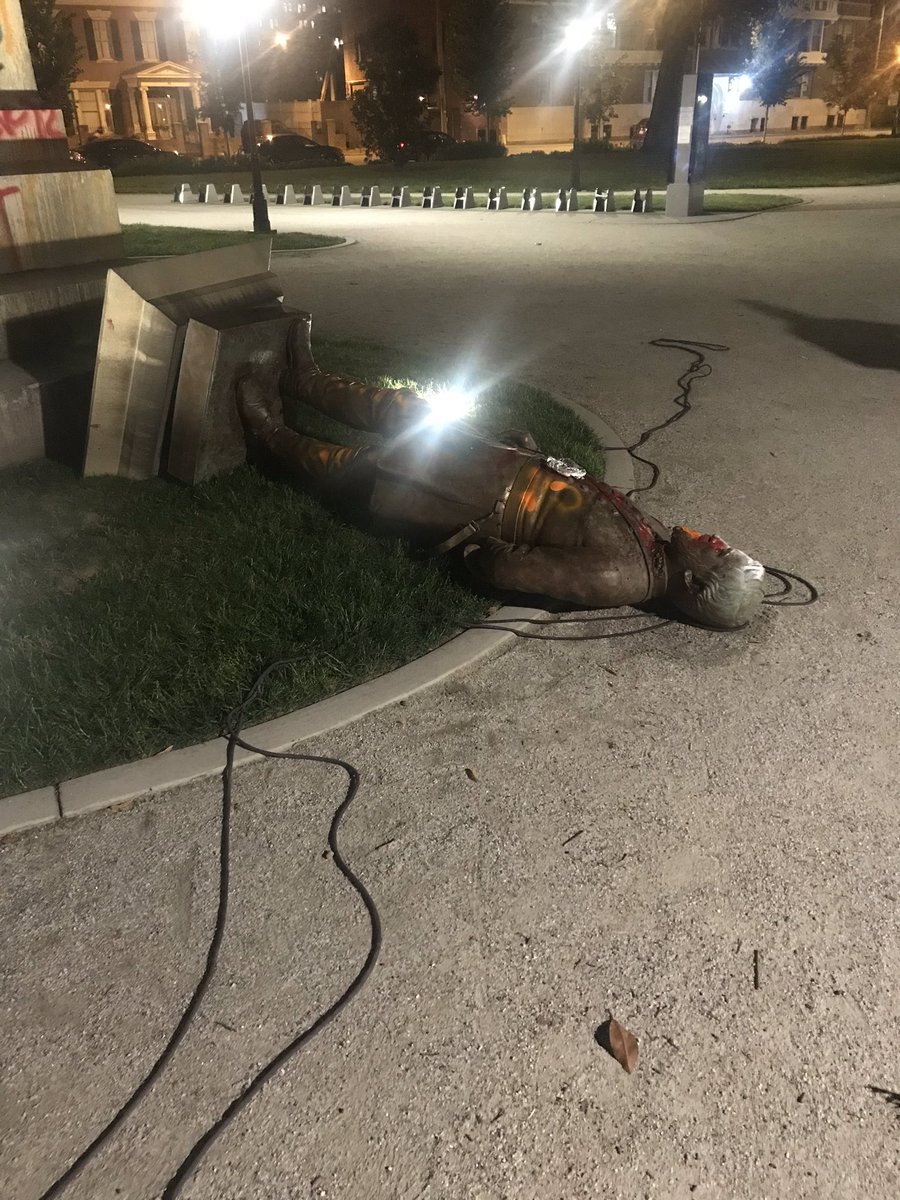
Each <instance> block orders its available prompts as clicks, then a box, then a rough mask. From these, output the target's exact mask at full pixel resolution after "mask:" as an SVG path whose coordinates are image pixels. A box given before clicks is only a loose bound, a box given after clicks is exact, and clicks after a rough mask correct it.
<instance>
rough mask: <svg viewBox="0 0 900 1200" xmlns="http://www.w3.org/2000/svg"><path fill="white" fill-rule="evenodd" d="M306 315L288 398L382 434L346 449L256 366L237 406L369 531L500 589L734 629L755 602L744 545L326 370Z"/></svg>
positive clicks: (266, 453) (757, 579) (254, 444)
mask: <svg viewBox="0 0 900 1200" xmlns="http://www.w3.org/2000/svg"><path fill="white" fill-rule="evenodd" d="M311 325H312V318H311V317H310V316H309V315H308V314H303V315H301V316H300V317H299V318H298V319H297V321H296V322H295V323H294V324H293V326H292V327H291V331H290V334H289V338H288V362H289V366H288V367H287V369H286V370H285V371H284V372H283V374H282V378H281V391H282V394H283V395H285V396H291V397H293V398H294V399H296V400H299V401H301V402H303V403H305V404H308V405H310V406H311V407H313V408H315V409H318V410H319V411H320V412H322V413H325V414H327V415H328V416H329V417H332V418H335V419H336V420H338V421H341V422H342V423H343V424H345V425H349V426H352V427H353V428H355V429H361V430H367V431H370V432H374V433H378V434H381V435H382V436H383V437H384V438H385V439H386V440H385V441H384V443H383V444H382V445H380V446H364V447H352V446H342V445H335V444H333V443H331V442H325V441H322V440H320V439H319V438H315V437H310V436H305V435H303V434H300V433H297V432H295V431H294V430H292V429H289V428H287V426H285V425H284V424H283V422H282V419H281V416H280V413H281V406H280V400H279V397H278V395H277V394H273V390H274V389H273V388H272V386H271V383H270V382H269V381H267V379H266V378H265V377H264V376H263V375H262V374H260V373H259V372H253V371H251V372H249V373H247V374H245V375H243V376H242V377H241V378H240V379H239V380H238V382H237V402H238V409H239V412H240V416H241V420H242V422H243V425H244V430H245V433H246V436H247V441H248V446H249V448H250V451H251V455H252V457H253V459H254V461H256V462H257V463H258V464H259V465H260V466H262V467H264V468H265V467H266V466H267V465H268V466H277V467H278V468H279V469H280V470H281V471H282V472H286V473H287V474H288V475H289V476H290V477H291V478H293V479H296V480H298V481H300V482H302V483H303V484H304V485H305V486H306V487H308V488H310V489H313V490H315V491H316V492H317V493H318V494H320V495H321V496H322V497H323V498H324V499H326V500H329V501H330V502H332V503H336V504H338V505H340V506H341V507H342V508H344V509H345V510H347V511H349V512H350V513H351V514H355V515H356V516H357V517H358V518H359V519H360V520H362V519H365V520H366V522H367V524H368V525H369V526H370V527H371V528H372V529H373V530H374V531H375V532H378V533H390V534H394V535H399V536H402V537H406V538H408V539H410V540H411V541H413V542H414V543H416V544H417V545H420V546H424V547H426V548H430V549H433V550H434V551H435V552H437V553H441V552H446V551H450V550H453V549H456V548H457V547H461V548H462V553H463V555H464V556H465V563H466V566H467V567H468V568H469V569H470V570H471V571H472V573H473V574H474V575H475V576H476V577H477V578H478V579H480V580H481V581H482V582H483V583H485V584H488V585H490V586H492V587H494V588H498V589H500V590H503V591H516V592H526V593H529V594H532V595H543V596H548V597H552V598H554V599H557V600H561V601H565V602H568V603H571V604H574V605H579V606H582V607H585V608H612V607H616V606H618V605H623V604H644V603H647V602H650V601H653V600H658V599H661V598H665V600H666V601H668V602H670V603H671V604H672V605H674V606H675V607H676V608H677V609H678V610H679V611H680V612H681V613H683V614H684V615H686V616H687V617H689V618H690V619H691V620H694V621H697V622H699V623H700V624H703V625H708V626H712V627H714V628H718V629H737V628H740V627H741V626H743V625H746V624H747V623H748V621H750V620H751V618H752V617H753V616H754V614H755V613H756V612H757V610H758V609H759V607H760V605H761V604H762V600H763V567H762V566H761V564H760V563H758V562H756V561H755V560H754V559H752V558H750V557H748V555H746V554H744V553H743V552H742V551H740V550H735V549H734V548H732V547H730V546H728V545H726V544H725V542H723V541H721V540H720V539H719V538H718V537H714V536H712V535H711V534H700V533H696V532H694V531H693V530H690V529H687V528H685V527H684V526H678V525H676V526H675V527H674V528H671V529H670V528H667V527H665V526H663V525H661V524H660V523H659V522H657V521H656V520H654V519H653V518H652V517H650V516H647V515H645V514H643V513H641V512H640V511H639V510H638V508H637V507H636V506H635V505H634V504H633V503H632V502H631V501H630V500H629V499H628V498H627V497H626V496H625V495H624V494H623V493H622V492H619V491H616V489H615V488H611V487H608V486H607V485H606V484H604V483H602V482H601V481H600V480H597V479H594V478H593V477H592V476H590V475H588V474H587V473H586V472H585V471H583V470H582V469H581V468H580V467H578V466H576V465H575V464H574V463H571V462H569V461H567V460H565V459H556V458H552V457H548V456H547V455H544V454H542V453H541V452H540V450H539V449H538V448H537V446H536V445H535V444H534V441H533V439H532V438H531V437H530V435H528V434H521V433H510V434H506V435H502V436H500V437H497V438H493V437H491V436H488V435H484V434H480V433H479V432H478V431H477V430H476V429H474V428H472V427H471V426H469V425H467V424H465V423H463V422H462V421H461V420H460V421H455V422H453V423H452V424H450V425H446V424H444V425H441V424H436V423H435V421H434V419H433V415H434V409H433V406H432V404H431V403H430V402H429V400H428V399H427V398H426V397H425V396H421V395H419V394H418V393H416V392H413V391H410V390H409V389H405V388H399V389H387V388H376V387H369V386H366V385H364V384H361V383H358V382H355V381H353V380H351V379H346V378H343V377H342V376H338V375H329V374H325V373H324V372H322V371H320V370H319V368H318V367H317V366H316V363H315V360H314V359H313V355H312V350H311V347H310V329H311Z"/></svg>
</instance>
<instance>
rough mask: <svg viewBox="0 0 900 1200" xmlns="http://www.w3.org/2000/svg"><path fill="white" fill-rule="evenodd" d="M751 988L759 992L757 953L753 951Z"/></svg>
mask: <svg viewBox="0 0 900 1200" xmlns="http://www.w3.org/2000/svg"><path fill="white" fill-rule="evenodd" d="M753 986H754V987H755V988H756V990H757V991H759V951H758V950H754V951H753Z"/></svg>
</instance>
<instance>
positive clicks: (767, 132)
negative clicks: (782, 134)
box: [763, 104, 769, 143]
mask: <svg viewBox="0 0 900 1200" xmlns="http://www.w3.org/2000/svg"><path fill="white" fill-rule="evenodd" d="M768 136H769V106H768V104H767V105H766V127H765V129H764V130H763V143H765V140H766V138H767V137H768Z"/></svg>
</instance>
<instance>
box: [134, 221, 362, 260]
mask: <svg viewBox="0 0 900 1200" xmlns="http://www.w3.org/2000/svg"><path fill="white" fill-rule="evenodd" d="M122 236H123V237H124V239H125V253H126V254H127V255H128V256H129V257H130V258H144V257H149V256H151V255H155V254H193V253H194V252H195V251H196V250H219V249H221V248H222V247H223V246H239V245H241V244H242V243H244V242H250V241H252V240H253V238H254V237H256V236H257V235H256V234H253V233H237V232H226V231H224V230H218V229H191V228H189V227H185V226H181V225H171V226H170V225H138V224H136V225H123V226H122ZM264 236H266V237H268V236H270V235H269V234H265V235H264ZM343 243H344V239H343V238H341V237H329V236H328V235H326V234H320V233H276V234H274V235H272V249H273V250H311V249H313V248H315V247H317V246H341V245H343Z"/></svg>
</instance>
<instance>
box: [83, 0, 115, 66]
mask: <svg viewBox="0 0 900 1200" xmlns="http://www.w3.org/2000/svg"><path fill="white" fill-rule="evenodd" d="M88 12H89V15H88V16H87V17H85V18H84V41H85V45H86V46H87V52H88V58H89V59H90V60H91V62H120V61H121V59H122V40H121V38H120V37H119V22H118V21H112V20H110V19H109V18H110V14H109V12H108V11H107V12H100V11H94V12H90V10H88Z"/></svg>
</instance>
